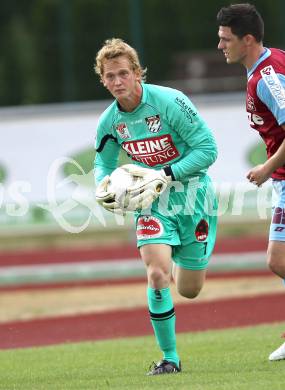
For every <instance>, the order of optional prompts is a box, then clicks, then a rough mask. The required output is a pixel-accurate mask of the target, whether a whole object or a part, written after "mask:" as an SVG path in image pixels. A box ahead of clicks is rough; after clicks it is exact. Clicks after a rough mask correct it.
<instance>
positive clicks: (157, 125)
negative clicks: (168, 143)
mask: <svg viewBox="0 0 285 390" xmlns="http://www.w3.org/2000/svg"><path fill="white" fill-rule="evenodd" d="M145 121H146V124H147V126H148V129H149V131H150V132H151V133H158V132H159V130H161V122H160V117H159V115H153V116H149V117H147V118H145Z"/></svg>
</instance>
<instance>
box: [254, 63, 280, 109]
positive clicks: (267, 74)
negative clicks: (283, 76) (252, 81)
mask: <svg viewBox="0 0 285 390" xmlns="http://www.w3.org/2000/svg"><path fill="white" fill-rule="evenodd" d="M260 73H261V76H262V78H263V80H264V82H265V84H266V85H267V87H268V89H269V91H270V92H271V95H272V96H273V97H274V99H275V101H276V103H277V104H278V106H279V108H285V89H284V88H283V86H282V84H281V82H280V80H279V78H278V76H277V74H276V73H275V70H274V69H273V66H272V65H269V66H266V67H265V68H263V69H261V71H260Z"/></svg>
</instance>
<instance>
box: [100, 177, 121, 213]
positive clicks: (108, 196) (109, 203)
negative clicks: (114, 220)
mask: <svg viewBox="0 0 285 390" xmlns="http://www.w3.org/2000/svg"><path fill="white" fill-rule="evenodd" d="M109 183H110V176H109V175H107V176H105V177H104V179H102V180H101V181H100V183H99V184H98V186H97V188H96V193H95V196H96V201H97V202H98V204H100V205H101V206H102V207H104V209H106V210H108V211H110V212H112V213H115V214H120V215H125V212H124V210H122V209H121V207H120V205H119V203H118V202H117V201H116V199H115V196H116V194H115V193H114V192H111V191H109V190H108V184H109Z"/></svg>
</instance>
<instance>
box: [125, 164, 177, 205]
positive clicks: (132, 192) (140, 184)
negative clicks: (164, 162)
mask: <svg viewBox="0 0 285 390" xmlns="http://www.w3.org/2000/svg"><path fill="white" fill-rule="evenodd" d="M124 169H125V170H127V171H128V172H129V173H130V174H131V175H132V176H133V177H134V181H135V182H136V183H135V184H134V185H132V186H130V187H128V190H127V192H128V195H129V199H128V206H127V210H129V211H130V210H137V209H146V208H148V207H149V206H150V205H151V204H152V203H153V202H154V201H155V200H156V199H157V198H158V197H159V196H160V195H161V194H162V193H163V191H164V190H165V189H166V187H167V184H168V183H169V182H170V181H171V176H167V175H166V173H165V171H164V170H163V169H161V170H160V171H156V170H154V169H150V168H143V167H140V166H138V165H134V164H127V165H124ZM136 179H137V180H136Z"/></svg>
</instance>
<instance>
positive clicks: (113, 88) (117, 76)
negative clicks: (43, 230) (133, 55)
mask: <svg viewBox="0 0 285 390" xmlns="http://www.w3.org/2000/svg"><path fill="white" fill-rule="evenodd" d="M102 81H103V85H104V86H105V87H106V88H107V89H108V91H109V92H110V93H111V94H112V95H113V97H114V98H115V99H117V100H118V101H119V103H120V104H122V106H123V107H124V102H125V101H132V100H133V101H137V95H138V94H139V95H141V86H140V81H141V76H140V74H139V72H136V71H135V70H134V69H133V68H132V65H131V63H130V61H129V59H128V58H127V57H126V56H119V57H116V58H112V59H105V61H104V69H103V75H102ZM139 97H140V96H139Z"/></svg>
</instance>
